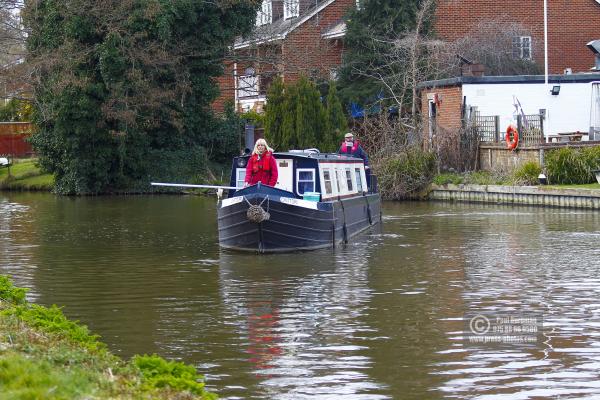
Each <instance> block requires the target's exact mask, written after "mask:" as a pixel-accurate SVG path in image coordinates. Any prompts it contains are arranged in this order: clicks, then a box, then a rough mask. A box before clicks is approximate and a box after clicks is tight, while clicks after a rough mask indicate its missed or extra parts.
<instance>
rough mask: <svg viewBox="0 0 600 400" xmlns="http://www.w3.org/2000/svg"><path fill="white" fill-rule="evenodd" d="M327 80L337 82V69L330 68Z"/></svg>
mask: <svg viewBox="0 0 600 400" xmlns="http://www.w3.org/2000/svg"><path fill="white" fill-rule="evenodd" d="M329 80H331V81H337V80H338V70H337V68H331V69H330V70H329Z"/></svg>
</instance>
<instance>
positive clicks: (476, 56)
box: [453, 17, 541, 75]
mask: <svg viewBox="0 0 600 400" xmlns="http://www.w3.org/2000/svg"><path fill="white" fill-rule="evenodd" d="M521 37H528V38H531V37H532V34H531V32H530V31H529V30H528V29H527V28H525V27H524V26H523V25H522V24H520V23H518V22H514V21H509V20H506V18H505V17H499V18H494V19H489V20H484V21H481V22H479V23H478V24H477V25H475V27H473V29H472V30H471V31H470V32H469V33H468V34H467V35H465V36H464V37H463V38H461V39H459V40H457V41H456V42H455V43H454V44H453V51H454V52H455V53H456V54H460V55H461V56H462V57H464V58H466V59H468V60H471V61H474V62H477V63H480V64H483V65H485V73H486V75H527V74H539V73H540V72H541V68H540V66H539V65H537V64H536V63H535V61H533V60H532V59H531V55H532V54H531V50H533V53H536V50H537V51H538V52H539V53H541V48H540V46H539V44H538V43H537V42H534V43H531V47H529V48H526V49H523V47H522V43H521V42H520V41H519V40H518V39H519V38H521ZM524 53H529V54H524Z"/></svg>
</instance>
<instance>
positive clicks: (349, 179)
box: [345, 168, 354, 192]
mask: <svg viewBox="0 0 600 400" xmlns="http://www.w3.org/2000/svg"><path fill="white" fill-rule="evenodd" d="M345 172H346V185H347V187H348V191H349V192H352V191H353V190H354V189H353V185H352V172H351V171H350V168H346V171H345Z"/></svg>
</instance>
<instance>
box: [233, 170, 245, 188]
mask: <svg viewBox="0 0 600 400" xmlns="http://www.w3.org/2000/svg"><path fill="white" fill-rule="evenodd" d="M245 179H246V168H236V170H235V187H238V188H243V187H244V180H245Z"/></svg>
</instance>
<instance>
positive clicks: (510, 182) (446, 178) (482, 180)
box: [433, 171, 600, 190]
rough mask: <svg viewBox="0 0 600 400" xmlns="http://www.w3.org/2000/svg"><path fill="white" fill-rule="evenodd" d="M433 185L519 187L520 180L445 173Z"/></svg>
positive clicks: (597, 186) (599, 187) (590, 186)
mask: <svg viewBox="0 0 600 400" xmlns="http://www.w3.org/2000/svg"><path fill="white" fill-rule="evenodd" d="M433 183H434V184H436V185H446V184H453V185H506V186H521V184H520V179H515V178H514V177H511V176H504V175H502V174H497V173H492V172H488V171H476V172H468V173H464V174H460V173H454V172H447V173H442V174H439V175H436V176H435V177H434V178H433ZM540 187H542V188H544V189H548V190H552V189H596V190H600V184H598V183H588V184H568V185H547V186H540Z"/></svg>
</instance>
